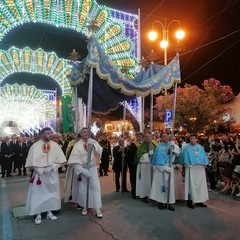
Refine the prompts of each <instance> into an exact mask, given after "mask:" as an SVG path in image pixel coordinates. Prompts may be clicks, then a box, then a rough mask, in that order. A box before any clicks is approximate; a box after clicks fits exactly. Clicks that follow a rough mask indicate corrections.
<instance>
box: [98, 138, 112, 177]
mask: <svg viewBox="0 0 240 240" xmlns="http://www.w3.org/2000/svg"><path fill="white" fill-rule="evenodd" d="M99 144H100V146H101V147H102V149H103V151H102V156H101V163H100V168H99V174H100V176H103V174H104V176H108V171H109V169H108V168H109V160H111V156H112V152H111V145H110V141H109V140H108V136H107V133H103V135H102V139H101V140H100V141H99Z"/></svg>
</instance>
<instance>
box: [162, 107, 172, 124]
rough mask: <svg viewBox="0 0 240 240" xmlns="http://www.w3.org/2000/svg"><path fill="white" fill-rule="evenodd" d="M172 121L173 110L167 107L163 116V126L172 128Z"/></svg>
mask: <svg viewBox="0 0 240 240" xmlns="http://www.w3.org/2000/svg"><path fill="white" fill-rule="evenodd" d="M172 121H173V111H172V109H167V110H166V111H165V117H164V125H165V128H172Z"/></svg>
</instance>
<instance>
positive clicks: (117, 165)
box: [113, 145, 127, 192]
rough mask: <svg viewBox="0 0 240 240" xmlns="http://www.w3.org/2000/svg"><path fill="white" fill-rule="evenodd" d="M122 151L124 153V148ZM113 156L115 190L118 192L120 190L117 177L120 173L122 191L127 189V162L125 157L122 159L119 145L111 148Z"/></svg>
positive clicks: (118, 177)
mask: <svg viewBox="0 0 240 240" xmlns="http://www.w3.org/2000/svg"><path fill="white" fill-rule="evenodd" d="M124 151H125V153H126V148H125V149H124ZM125 153H124V154H125ZM113 157H114V162H113V170H114V172H115V185H116V191H117V192H118V191H119V190H120V182H119V179H120V175H122V191H123V192H125V191H127V164H126V160H125V158H124V160H123V157H124V156H123V155H122V148H121V147H120V146H119V145H118V146H116V147H114V148H113ZM122 162H123V168H122ZM122 170H123V172H122Z"/></svg>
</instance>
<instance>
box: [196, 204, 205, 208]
mask: <svg viewBox="0 0 240 240" xmlns="http://www.w3.org/2000/svg"><path fill="white" fill-rule="evenodd" d="M196 206H197V207H205V208H206V207H207V205H206V204H204V203H196Z"/></svg>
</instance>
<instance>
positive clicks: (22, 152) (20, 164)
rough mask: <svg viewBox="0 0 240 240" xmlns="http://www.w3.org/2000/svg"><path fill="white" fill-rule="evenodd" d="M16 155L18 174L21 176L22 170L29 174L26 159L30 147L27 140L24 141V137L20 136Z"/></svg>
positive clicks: (25, 174)
mask: <svg viewBox="0 0 240 240" xmlns="http://www.w3.org/2000/svg"><path fill="white" fill-rule="evenodd" d="M15 155H16V158H17V162H16V168H17V169H18V176H21V174H22V170H23V174H24V176H27V172H26V168H25V164H26V159H27V155H28V147H27V143H26V140H25V142H24V141H23V137H19V138H18V144H17V148H16V153H15Z"/></svg>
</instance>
